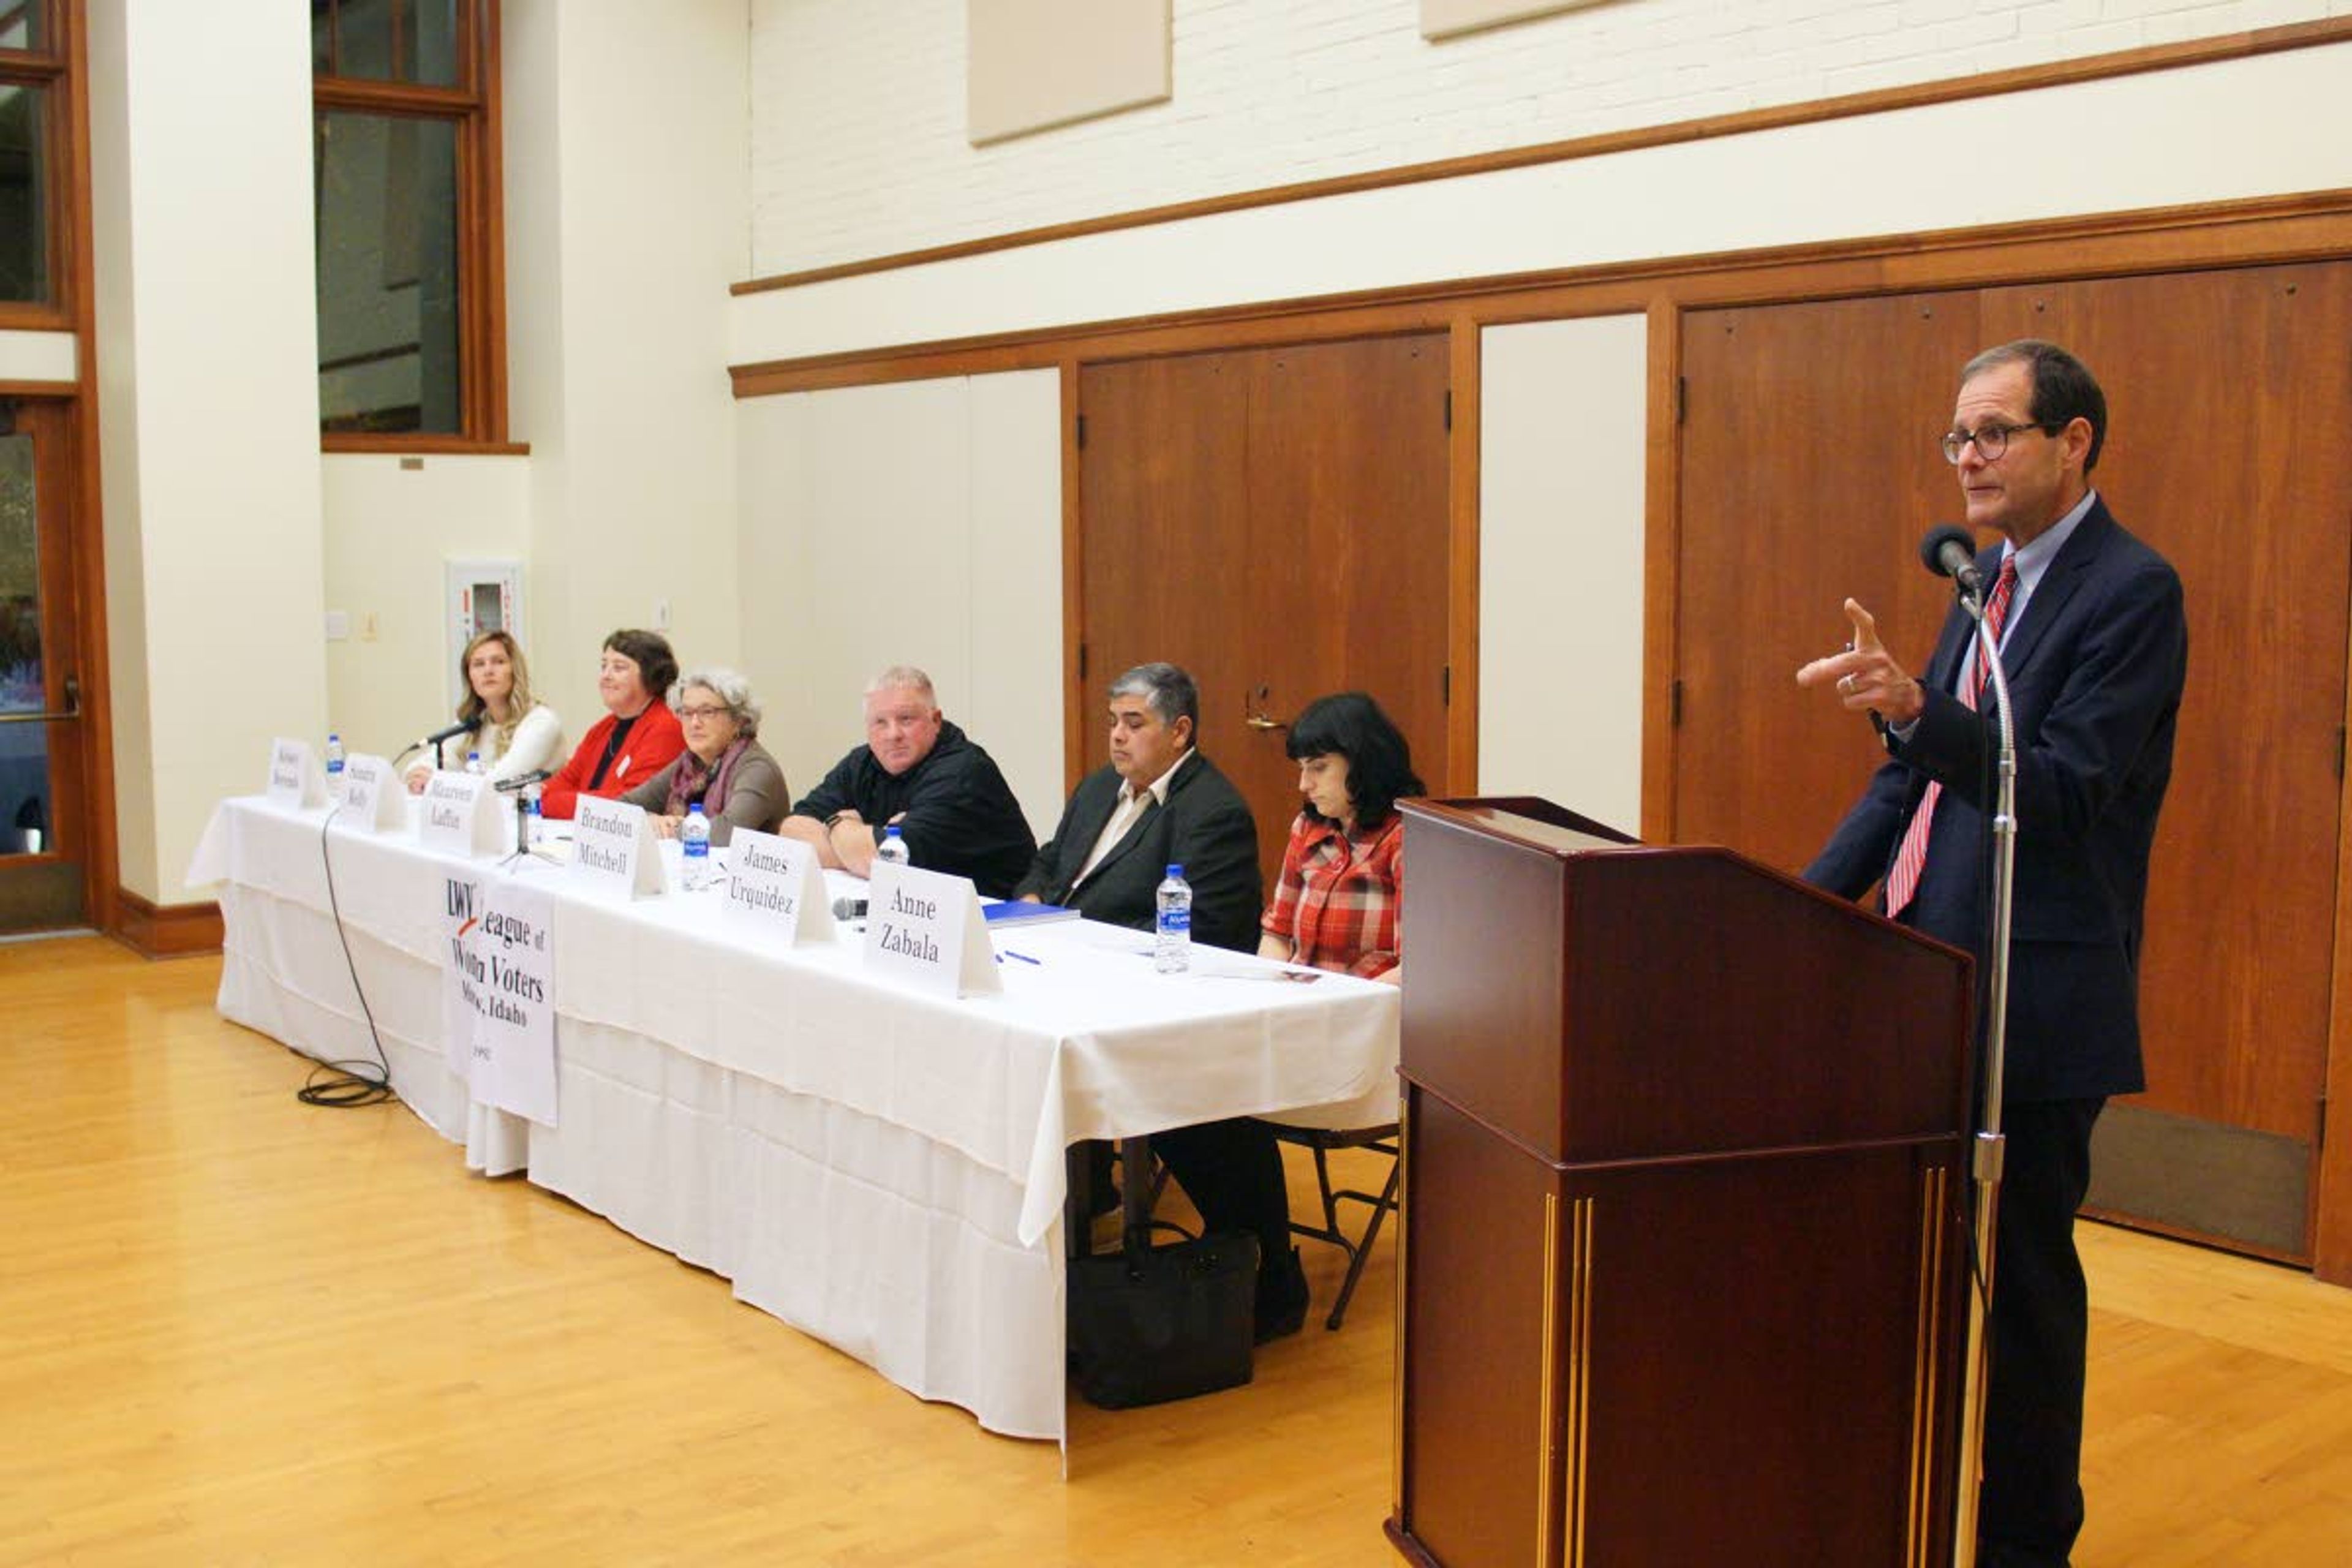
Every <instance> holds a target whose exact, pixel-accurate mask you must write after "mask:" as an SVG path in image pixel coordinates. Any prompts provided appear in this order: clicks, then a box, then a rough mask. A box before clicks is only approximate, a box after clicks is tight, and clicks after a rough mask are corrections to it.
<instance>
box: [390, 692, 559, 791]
mask: <svg viewBox="0 0 2352 1568" xmlns="http://www.w3.org/2000/svg"><path fill="white" fill-rule="evenodd" d="M498 748H499V727H498V726H497V725H496V724H493V723H491V722H490V721H489V716H488V714H484V715H483V717H482V721H481V722H480V723H479V724H478V725H476V726H475V727H474V732H473V733H472V734H470V735H456V736H452V737H451V738H450V739H448V740H446V741H444V742H441V759H440V761H441V766H442V767H444V768H446V769H447V770H448V771H449V772H451V773H458V772H461V771H463V770H464V768H465V766H466V753H467V752H471V751H479V752H481V753H482V767H483V769H484V771H485V772H487V773H488V774H489V775H490V777H491V778H492V779H493V780H497V779H510V778H514V777H516V776H517V775H519V774H521V773H535V772H538V771H540V770H542V769H545V770H549V771H552V770H553V769H554V767H555V766H556V764H557V763H560V762H561V761H562V757H563V721H562V720H561V719H558V718H557V717H556V716H555V710H554V709H552V708H550V707H549V706H548V705H547V704H546V703H544V702H537V703H533V704H532V705H531V710H530V712H528V713H526V714H524V715H523V716H522V722H521V723H520V724H517V725H516V726H515V732H514V743H513V744H512V745H510V746H509V747H508V748H507V749H506V750H505V751H503V752H501V751H499V749H498ZM432 767H433V759H432V758H431V757H423V756H420V757H418V758H417V759H416V760H415V762H413V763H409V764H408V771H409V772H410V773H426V772H429V771H430V770H431V769H432Z"/></svg>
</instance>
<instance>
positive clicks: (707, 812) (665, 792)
mask: <svg viewBox="0 0 2352 1568" xmlns="http://www.w3.org/2000/svg"><path fill="white" fill-rule="evenodd" d="M669 705H670V709H671V710H672V711H674V712H675V713H677V721H678V723H679V724H680V725H681V726H682V727H683V728H684V729H685V731H686V750H685V751H683V752H679V753H678V758H677V761H676V762H674V763H670V765H669V766H667V767H666V768H664V769H662V771H661V772H659V773H656V774H655V775H654V776H653V777H651V778H649V779H647V780H646V782H645V783H643V784H639V785H638V786H637V787H636V788H635V789H633V790H631V791H629V793H628V794H626V795H623V796H622V797H621V798H622V799H623V800H625V801H627V802H628V803H629V804H630V805H642V806H644V807H645V808H646V811H647V812H648V813H649V814H651V819H652V822H653V825H654V831H655V832H656V833H658V834H660V835H661V836H662V837H664V838H675V837H677V830H678V826H679V825H680V824H681V823H683V822H685V820H686V814H687V810H688V807H690V806H694V805H700V806H701V807H702V814H703V816H707V817H709V819H710V842H712V843H713V844H724V843H726V842H727V841H728V840H729V839H730V838H731V837H734V836H735V829H737V828H738V827H755V828H757V829H759V830H760V831H761V832H762V833H773V832H774V831H775V830H776V825H777V824H778V823H781V822H782V821H783V819H784V813H785V812H786V811H788V810H790V809H791V807H792V801H793V795H792V791H790V790H789V789H787V788H785V787H784V770H783V769H782V767H781V766H780V765H778V763H777V762H776V759H775V758H773V757H772V756H770V755H769V754H768V752H767V749H766V748H765V747H763V746H761V744H760V742H759V741H758V739H757V737H758V735H759V733H760V704H759V703H758V701H756V700H754V699H753V698H752V696H751V682H750V681H748V680H746V679H743V678H742V677H741V676H740V675H738V674H736V673H735V672H734V671H733V670H731V669H719V668H710V667H706V668H701V669H694V670H688V672H687V673H686V675H685V676H684V677H682V678H681V679H679V681H678V683H677V685H676V686H673V687H671V688H670V690H669Z"/></svg>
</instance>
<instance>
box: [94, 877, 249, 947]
mask: <svg viewBox="0 0 2352 1568" xmlns="http://www.w3.org/2000/svg"><path fill="white" fill-rule="evenodd" d="M114 907H115V918H114V921H112V923H111V924H110V925H109V926H108V927H107V928H106V929H107V930H108V931H109V932H110V934H111V935H112V936H114V937H115V938H116V939H117V940H118V941H120V942H121V943H122V944H123V945H124V946H125V947H128V948H130V949H131V951H132V952H136V953H138V954H139V955H140V956H141V957H142V958H186V957H190V956H192V955H194V954H196V953H206V952H219V951H220V950H221V939H222V929H223V928H222V923H221V909H220V906H219V905H218V904H154V903H150V902H149V901H148V900H145V899H142V898H141V897H140V896H139V895H138V894H136V893H134V892H132V891H131V889H128V888H121V887H118V888H116V889H114Z"/></svg>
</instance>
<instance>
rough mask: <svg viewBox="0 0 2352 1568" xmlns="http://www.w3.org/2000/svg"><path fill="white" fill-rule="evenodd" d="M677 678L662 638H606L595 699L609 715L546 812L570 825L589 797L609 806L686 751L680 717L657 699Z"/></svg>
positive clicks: (551, 787) (566, 767)
mask: <svg viewBox="0 0 2352 1568" xmlns="http://www.w3.org/2000/svg"><path fill="white" fill-rule="evenodd" d="M676 679H677V656H676V655H675V654H673V653H671V652H670V650H669V639H668V638H667V637H663V636H662V635H661V634H660V633H659V632H641V631H629V630H624V631H617V632H614V634H613V635H612V636H611V637H606V638H605V639H604V658H603V660H602V661H601V662H600V663H599V665H598V667H597V671H596V692H597V695H598V696H600V697H602V698H604V709H605V712H604V717H603V718H602V719H599V720H597V721H596V722H595V723H594V724H593V725H591V726H590V727H589V730H588V733H586V734H585V735H583V736H582V737H581V738H580V749H579V750H578V751H576V752H572V760H571V761H570V762H568V763H564V764H563V766H562V769H561V770H560V771H559V772H558V773H556V775H555V776H554V777H553V778H551V779H550V780H548V781H547V788H546V789H545V790H543V791H542V792H541V795H540V810H541V812H542V813H543V814H544V815H545V816H548V817H549V818H550V819H551V820H566V819H569V818H570V817H571V816H572V812H573V810H574V809H575V808H576V807H577V806H578V804H579V800H580V797H581V796H582V795H601V796H603V797H604V798H605V799H608V800H609V799H612V798H613V797H614V796H616V795H621V794H623V793H624V792H625V791H627V790H629V789H632V788H635V786H636V785H638V784H643V783H645V782H646V780H647V779H649V778H651V777H653V776H654V775H655V774H656V773H659V772H661V771H662V769H664V768H666V767H667V766H669V765H670V763H673V762H675V761H677V754H678V753H679V752H682V751H684V750H686V734H685V732H684V731H682V730H680V729H679V727H678V722H677V714H675V713H672V712H671V711H670V710H669V704H668V703H667V702H664V701H663V700H661V697H660V695H659V693H661V692H665V691H667V690H668V689H669V688H670V683H671V682H672V681H674V680H676Z"/></svg>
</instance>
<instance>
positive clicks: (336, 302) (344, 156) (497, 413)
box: [0, 0, 507, 451]
mask: <svg viewBox="0 0 2352 1568" xmlns="http://www.w3.org/2000/svg"><path fill="white" fill-rule="evenodd" d="M0 3H5V0H0ZM498 22H499V12H498V0H310V63H311V73H312V89H311V99H312V108H313V129H314V135H315V140H316V148H315V151H316V162H315V163H314V166H313V180H314V183H315V186H316V194H317V198H318V213H317V223H318V229H317V232H318V293H319V426H320V438H321V442H322V444H323V445H324V446H325V447H327V449H329V450H331V451H333V450H342V451H379V450H386V449H396V450H415V449H444V450H446V449H449V448H452V447H457V448H465V449H478V448H480V447H499V446H503V445H504V444H505V442H506V438H507V414H506V329H505V319H506V300H505V294H506V289H505V275H504V267H503V264H502V261H501V256H502V253H503V252H502V247H503V241H502V239H501V237H500V233H499V211H500V201H499V110H498V75H499V71H498V58H499V55H498Z"/></svg>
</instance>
